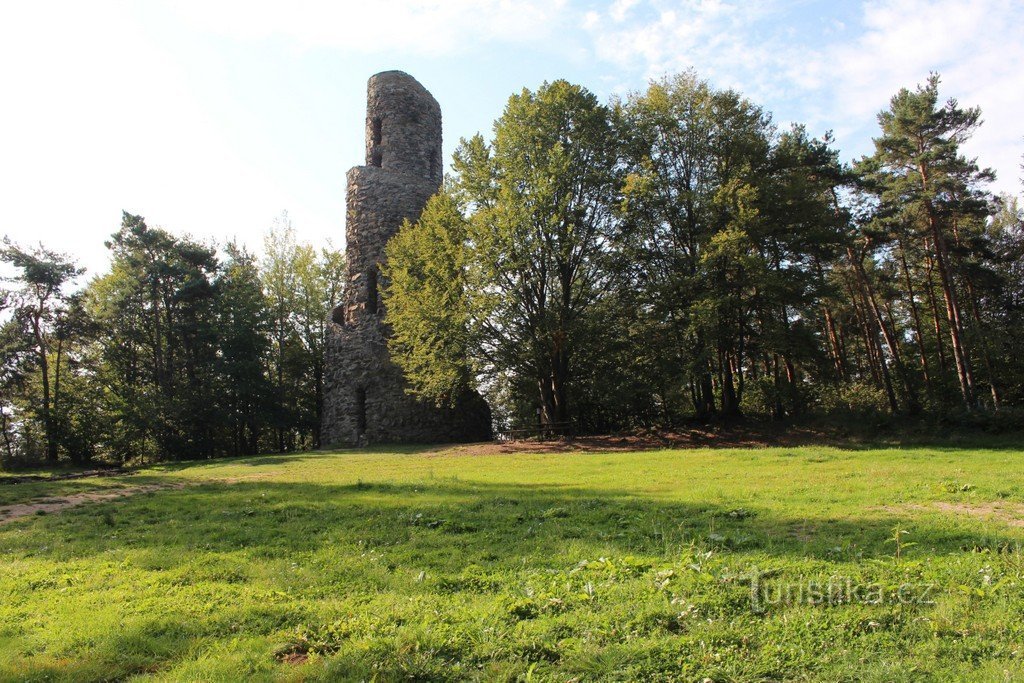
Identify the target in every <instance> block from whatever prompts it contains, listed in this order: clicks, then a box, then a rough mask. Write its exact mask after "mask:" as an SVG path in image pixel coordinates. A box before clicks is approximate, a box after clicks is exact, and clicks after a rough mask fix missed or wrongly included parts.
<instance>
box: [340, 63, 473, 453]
mask: <svg viewBox="0 0 1024 683" xmlns="http://www.w3.org/2000/svg"><path fill="white" fill-rule="evenodd" d="M441 175H442V164H441V108H440V106H439V105H438V103H437V101H436V100H435V99H434V98H433V96H432V95H431V94H430V93H429V92H427V90H426V89H425V88H424V87H423V86H422V85H420V84H419V82H417V81H416V79H414V78H413V77H412V76H409V75H408V74H406V73H402V72H401V71H386V72H383V73H379V74H377V75H375V76H372V77H371V78H370V81H369V83H368V85H367V106H366V165H365V166H357V167H356V168H353V169H351V170H350V171H349V172H348V176H347V180H348V187H347V194H346V228H345V235H346V240H347V244H346V252H345V253H346V257H347V269H348V272H347V281H346V283H345V295H344V299H343V302H342V304H341V305H340V306H338V307H337V308H336V309H334V310H333V311H331V314H330V322H329V323H328V340H327V349H326V354H327V357H326V376H325V379H324V381H325V387H324V412H323V424H322V425H321V442H322V443H323V444H324V445H325V446H329V445H363V444H368V443H387V442H413V443H415V442H418V443H437V442H447V441H482V440H486V439H489V438H490V433H491V424H490V423H491V415H490V409H489V408H488V406H487V403H486V402H485V401H484V400H483V399H482V398H481V397H480V396H479V395H478V394H477V393H475V392H467V393H466V395H464V396H461V397H459V399H458V401H457V402H456V406H455V407H454V408H438V407H436V406H434V405H432V404H430V403H426V402H423V401H421V400H418V399H416V398H415V397H413V396H411V395H409V394H408V393H406V391H405V389H406V383H405V379H404V378H403V376H402V371H401V369H400V368H398V367H397V366H396V365H395V364H394V363H392V362H391V360H390V358H389V356H388V350H387V337H388V334H389V330H388V328H387V324H386V323H385V318H384V313H385V311H384V306H383V304H382V302H381V299H380V290H381V288H382V286H383V285H384V283H383V282H382V275H381V272H380V264H381V262H382V261H383V259H384V246H385V245H386V244H387V241H388V240H389V239H390V238H391V236H392V235H394V234H395V233H396V232H397V231H398V229H399V227H400V226H401V225H402V222H403V221H404V220H405V219H407V218H408V219H409V220H412V221H415V220H416V219H417V218H419V215H420V213H421V212H422V211H423V207H424V206H425V205H426V203H427V200H428V199H429V198H430V197H431V196H432V195H433V194H434V193H435V192H437V190H438V188H440V186H441Z"/></svg>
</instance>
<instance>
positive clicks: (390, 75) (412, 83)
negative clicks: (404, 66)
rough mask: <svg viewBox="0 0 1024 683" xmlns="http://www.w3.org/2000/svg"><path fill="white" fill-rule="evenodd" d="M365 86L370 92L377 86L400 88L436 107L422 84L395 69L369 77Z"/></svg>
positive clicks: (431, 96) (435, 102) (435, 103)
mask: <svg viewBox="0 0 1024 683" xmlns="http://www.w3.org/2000/svg"><path fill="white" fill-rule="evenodd" d="M366 85H367V87H368V88H369V89H370V90H371V91H372V90H375V89H376V88H377V87H378V86H385V87H389V88H400V89H403V90H413V91H415V92H417V93H418V94H420V95H421V96H424V97H425V98H427V100H428V101H429V102H431V103H432V104H434V105H437V100H436V99H435V98H434V96H433V95H432V94H431V93H430V91H429V90H427V89H426V88H425V87H424V86H423V84H422V83H420V82H419V81H418V80H416V79H415V78H413V77H412V76H410V75H409V74H407V73H406V72H404V71H399V70H397V69H396V70H392V71H381V72H380V73H376V74H374V75H372V76H370V78H369V80H368V81H367V82H366Z"/></svg>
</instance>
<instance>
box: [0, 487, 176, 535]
mask: <svg viewBox="0 0 1024 683" xmlns="http://www.w3.org/2000/svg"><path fill="white" fill-rule="evenodd" d="M181 488H185V484H148V485H144V486H129V487H126V488H123V489H113V490H111V491H91V492H89V493H73V494H71V495H69V496H59V497H55V498H44V499H42V500H35V501H30V502H28V503H18V504H16V505H8V506H6V507H0V526H2V525H4V524H7V523H8V522H13V521H14V520H16V519H21V518H22V517H28V516H29V515H39V514H47V515H48V514H50V513H53V512H60V511H61V510H66V509H68V508H73V507H78V506H79V505H84V504H85V503H99V502H103V501H106V500H116V499H118V498H127V497H128V496H134V495H136V494H139V493H152V492H154V491H165V490H168V489H181Z"/></svg>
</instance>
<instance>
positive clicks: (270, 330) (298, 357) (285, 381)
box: [0, 213, 344, 464]
mask: <svg viewBox="0 0 1024 683" xmlns="http://www.w3.org/2000/svg"><path fill="white" fill-rule="evenodd" d="M106 246H107V248H108V249H109V253H110V269H109V271H108V272H106V273H103V274H100V275H98V276H96V277H94V278H92V279H91V280H90V281H88V282H87V283H86V284H85V285H84V286H78V284H79V283H78V281H79V280H80V278H81V276H82V274H83V270H82V269H81V268H79V267H78V266H77V265H76V264H75V263H74V260H73V259H71V258H70V257H68V256H67V255H64V254H60V253H57V252H54V251H52V250H50V249H47V248H45V247H44V246H42V245H40V246H38V247H34V248H28V247H23V246H20V245H17V244H14V243H12V242H10V241H9V240H5V241H4V244H3V246H2V249H0V259H2V261H3V262H4V263H5V264H6V266H7V269H8V271H9V273H10V276H9V277H7V278H6V280H5V282H4V287H3V289H2V290H0V349H2V352H3V353H2V365H0V434H2V439H3V441H2V443H0V463H6V464H18V463H31V462H37V461H48V462H51V463H52V462H57V461H58V460H68V461H70V462H73V463H76V464H86V463H89V462H91V461H94V460H97V459H102V460H104V461H106V462H118V463H125V462H137V461H145V460H158V459H186V458H209V457H214V456H220V455H243V454H252V453H258V452H266V451H288V450H297V449H306V448H311V447H316V446H317V445H318V435H319V425H320V410H321V396H322V392H323V380H324V366H323V356H324V354H323V346H324V340H325V333H326V331H325V324H326V323H325V311H328V310H330V308H331V307H332V306H334V305H335V304H337V303H338V301H340V289H339V288H340V286H341V283H342V282H343V273H344V256H343V254H342V253H340V252H338V251H336V250H333V249H331V248H325V249H319V250H317V249H314V248H313V247H312V246H310V245H308V244H301V243H298V242H297V241H296V238H295V231H294V229H293V228H292V226H291V224H290V222H289V220H288V217H287V214H283V215H282V216H281V217H280V218H279V219H278V220H277V221H276V223H275V226H274V228H273V229H272V230H271V231H270V232H269V234H268V235H267V237H266V240H265V249H264V251H265V254H264V256H263V257H262V258H261V259H258V258H257V257H256V256H254V255H253V254H252V253H250V252H249V251H247V250H246V249H245V248H244V247H242V246H240V245H238V244H236V243H234V242H229V243H227V244H225V245H223V247H221V248H218V247H217V246H215V245H211V244H205V243H202V242H198V241H195V240H193V239H191V238H189V237H177V236H175V235H172V234H171V233H169V232H167V231H166V230H163V229H159V228H152V227H149V226H147V225H146V222H145V221H144V219H143V218H142V217H141V216H136V215H131V214H128V213H125V214H124V215H123V220H122V224H121V227H120V229H119V230H118V231H117V232H116V233H114V234H113V235H112V236H111V238H110V240H109V241H108V242H107V243H106Z"/></svg>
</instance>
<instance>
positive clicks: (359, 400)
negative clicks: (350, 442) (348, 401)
mask: <svg viewBox="0 0 1024 683" xmlns="http://www.w3.org/2000/svg"><path fill="white" fill-rule="evenodd" d="M365 433H366V389H364V388H363V387H359V388H358V389H356V434H358V435H359V436H362V435H363V434H365Z"/></svg>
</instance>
